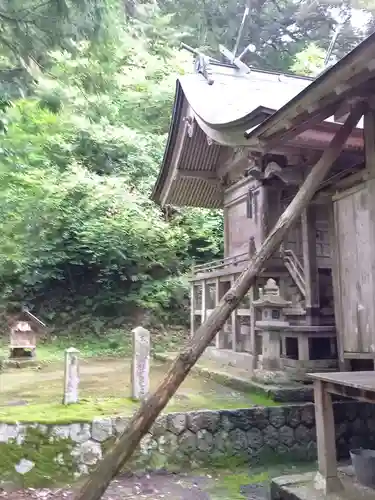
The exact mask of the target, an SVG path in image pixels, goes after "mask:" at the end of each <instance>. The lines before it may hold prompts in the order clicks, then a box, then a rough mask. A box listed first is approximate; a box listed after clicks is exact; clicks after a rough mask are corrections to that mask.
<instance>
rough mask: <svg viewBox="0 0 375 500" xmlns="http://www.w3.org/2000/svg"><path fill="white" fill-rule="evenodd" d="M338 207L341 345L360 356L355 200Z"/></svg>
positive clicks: (348, 198)
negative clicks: (358, 353)
mask: <svg viewBox="0 0 375 500" xmlns="http://www.w3.org/2000/svg"><path fill="white" fill-rule="evenodd" d="M336 204H337V205H336ZM335 205H336V206H335V210H336V217H337V235H338V246H339V255H340V262H339V267H340V282H341V283H340V291H341V312H342V327H343V328H342V345H343V349H344V351H355V352H358V351H359V350H360V349H359V344H358V340H359V339H358V325H357V300H356V283H357V277H356V275H357V250H356V246H355V245H356V242H355V219H354V213H353V200H352V197H351V196H348V197H346V198H343V199H341V200H340V201H338V202H336V203H335Z"/></svg>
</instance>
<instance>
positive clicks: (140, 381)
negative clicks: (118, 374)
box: [132, 326, 150, 400]
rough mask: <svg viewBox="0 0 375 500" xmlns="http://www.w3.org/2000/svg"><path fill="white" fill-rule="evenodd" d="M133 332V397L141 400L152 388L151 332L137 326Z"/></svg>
mask: <svg viewBox="0 0 375 500" xmlns="http://www.w3.org/2000/svg"><path fill="white" fill-rule="evenodd" d="M132 334H133V356H132V398H133V399H135V400H141V399H144V398H145V397H146V396H147V395H148V392H149V389H150V332H149V331H148V330H146V329H145V328H142V327H141V326H137V327H136V328H134V330H132Z"/></svg>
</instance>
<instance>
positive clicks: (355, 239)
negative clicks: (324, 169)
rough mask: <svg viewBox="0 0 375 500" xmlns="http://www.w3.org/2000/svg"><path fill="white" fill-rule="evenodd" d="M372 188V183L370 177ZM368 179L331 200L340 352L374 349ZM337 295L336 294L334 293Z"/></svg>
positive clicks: (373, 250)
mask: <svg viewBox="0 0 375 500" xmlns="http://www.w3.org/2000/svg"><path fill="white" fill-rule="evenodd" d="M370 182H371V183H372V188H373V187H374V184H373V183H374V181H370ZM370 182H369V183H367V185H366V184H363V185H361V186H359V187H358V188H356V189H354V190H353V189H352V190H350V191H348V192H347V194H344V195H342V196H341V197H340V198H339V199H337V200H336V201H335V203H334V216H335V233H336V240H337V241H336V245H337V263H336V264H337V274H338V280H339V288H340V293H339V294H336V297H335V300H336V301H337V300H338V301H339V311H340V316H341V321H340V325H341V332H340V335H341V346H342V350H343V351H344V352H354V353H356V352H357V353H371V352H375V307H374V297H375V295H374V293H375V289H374V284H375V268H374V264H373V263H374V255H375V248H374V244H375V239H374V224H375V220H374V219H373V218H372V213H373V211H374V208H373V207H374V203H375V200H374V199H373V196H370V194H369V189H368V187H369V184H370ZM337 295H339V296H338V297H337Z"/></svg>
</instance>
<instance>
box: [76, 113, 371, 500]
mask: <svg viewBox="0 0 375 500" xmlns="http://www.w3.org/2000/svg"><path fill="white" fill-rule="evenodd" d="M361 116H362V109H361V108H358V109H357V110H355V112H353V113H352V114H351V115H350V116H349V118H348V120H347V121H346V122H345V124H344V125H343V126H342V127H341V129H340V131H339V132H338V133H337V135H336V136H335V138H334V139H333V140H332V142H331V144H330V147H329V148H328V149H326V150H325V151H324V153H323V154H322V157H321V158H320V160H319V161H318V162H317V164H316V165H315V166H314V167H313V168H312V170H311V172H310V173H309V175H308V176H307V178H306V179H305V181H304V183H303V184H302V186H301V188H300V189H299V191H298V193H297V194H296V196H295V198H294V199H293V201H292V202H291V203H290V205H289V206H288V208H287V209H286V210H285V212H284V213H283V214H282V215H281V216H280V218H279V220H278V222H277V223H276V225H275V227H274V228H273V229H272V231H271V232H270V233H269V235H268V237H267V239H266V240H265V242H264V243H263V245H262V246H261V247H260V248H259V251H258V252H257V254H256V255H255V256H254V257H253V258H252V259H251V261H250V264H249V267H248V268H247V270H246V271H245V272H244V273H242V274H241V276H240V278H239V279H238V280H237V282H236V283H235V285H234V286H233V287H232V288H231V290H229V292H228V293H226V295H225V296H224V297H223V299H222V300H221V301H220V304H219V306H218V307H216V308H215V310H214V311H213V313H212V314H211V315H210V316H209V318H207V320H206V321H205V323H204V324H203V325H201V326H200V327H199V328H198V330H197V331H196V333H195V335H194V337H193V338H192V339H191V340H190V341H189V342H188V343H187V345H186V346H185V347H184V348H183V349H182V351H181V352H180V353H179V354H178V355H177V357H176V359H175V361H174V362H173V364H172V366H171V367H170V369H169V371H168V373H167V374H166V376H165V378H164V380H163V381H162V382H161V383H160V384H159V386H158V387H157V389H156V391H155V392H154V393H153V394H150V395H149V396H148V397H147V399H146V400H145V401H144V402H143V403H142V405H141V407H140V408H139V409H138V411H136V412H135V414H134V415H133V417H132V418H131V419H130V421H129V423H128V426H127V427H126V429H125V430H124V432H123V433H122V434H121V435H120V436H119V437H118V439H117V440H116V443H115V445H114V446H113V447H112V449H110V450H109V451H108V452H107V454H106V456H105V458H104V459H103V460H102V461H101V462H100V463H99V464H98V466H97V467H96V469H95V470H94V471H93V472H92V473H91V474H90V476H89V477H88V478H87V479H86V481H85V482H84V483H83V485H82V487H81V489H80V491H78V492H77V494H76V495H75V496H74V499H75V500H99V498H101V496H102V494H103V493H104V492H105V490H106V489H107V487H108V485H109V483H110V482H111V480H112V478H113V477H114V476H115V475H116V474H117V473H118V472H119V471H120V470H121V469H122V468H123V466H124V464H125V463H126V462H127V460H128V459H129V458H130V457H131V456H132V455H133V453H134V450H135V449H136V447H137V446H138V445H139V443H140V441H141V439H142V438H143V436H145V435H146V433H147V432H148V431H149V429H150V428H151V426H152V424H153V423H154V422H155V419H156V418H157V416H158V415H159V414H160V412H161V411H162V410H163V408H165V406H166V405H167V404H168V402H169V401H170V399H171V397H173V395H174V394H175V393H176V391H177V389H178V388H179V387H180V385H181V384H182V382H183V381H184V380H185V378H186V377H187V375H188V374H189V372H190V370H191V369H192V367H193V366H194V365H195V363H196V362H197V360H198V359H199V358H200V356H201V355H202V354H203V352H204V351H205V349H206V348H207V346H208V345H209V344H210V343H211V342H212V340H213V339H214V338H215V335H216V334H217V332H218V331H219V330H220V329H221V328H222V327H223V325H224V323H225V322H226V321H227V319H228V318H229V317H230V315H231V313H232V311H234V310H235V309H236V308H237V307H238V304H239V303H240V302H241V300H242V299H243V297H244V296H245V294H246V293H247V292H248V290H249V289H250V288H251V287H252V286H253V285H254V283H255V280H256V278H257V276H258V274H259V273H260V271H261V270H262V269H263V267H264V265H265V263H266V262H267V260H268V259H269V258H270V257H271V255H272V254H273V253H274V252H275V251H276V249H277V248H278V247H279V246H280V244H281V242H282V240H283V238H284V236H285V235H286V233H287V231H288V229H289V228H290V227H291V225H292V224H293V223H294V222H295V221H296V220H297V219H298V218H299V217H300V216H301V213H302V211H303V210H304V208H305V207H306V206H307V205H308V204H309V202H310V201H311V199H312V197H313V196H314V193H315V191H316V189H317V188H318V186H319V185H320V183H321V182H322V181H323V179H324V178H325V177H326V175H327V173H328V172H329V170H330V168H331V166H332V164H333V163H334V162H335V161H336V159H337V158H338V156H339V155H340V152H341V150H342V148H343V146H344V144H345V142H346V140H347V138H348V136H349V135H350V132H351V131H352V130H353V127H355V125H356V124H357V123H358V120H359V119H360V117H361ZM333 439H334V437H333Z"/></svg>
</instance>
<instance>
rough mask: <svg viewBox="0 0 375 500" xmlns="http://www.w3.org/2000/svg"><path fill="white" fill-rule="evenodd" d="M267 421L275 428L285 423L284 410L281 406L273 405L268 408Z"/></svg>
mask: <svg viewBox="0 0 375 500" xmlns="http://www.w3.org/2000/svg"><path fill="white" fill-rule="evenodd" d="M268 421H269V423H270V424H271V425H273V426H274V427H275V429H279V428H280V427H282V426H283V425H285V410H284V408H283V407H282V406H275V407H274V408H270V409H269V415H268Z"/></svg>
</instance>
